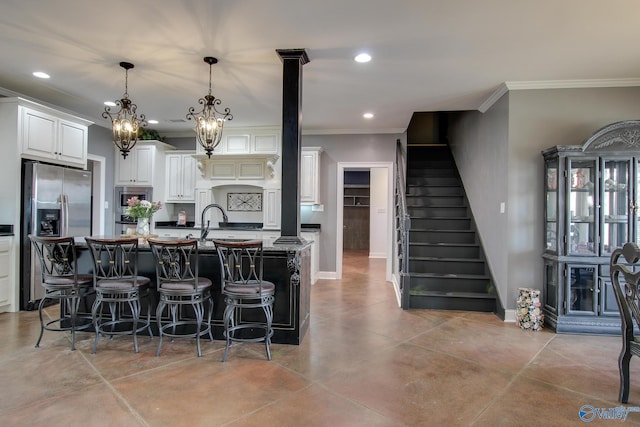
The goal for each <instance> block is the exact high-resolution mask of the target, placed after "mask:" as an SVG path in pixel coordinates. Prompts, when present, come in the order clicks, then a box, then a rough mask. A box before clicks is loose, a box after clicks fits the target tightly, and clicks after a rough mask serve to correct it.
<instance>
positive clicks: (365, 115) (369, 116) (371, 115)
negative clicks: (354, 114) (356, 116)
mask: <svg viewBox="0 0 640 427" xmlns="http://www.w3.org/2000/svg"><path fill="white" fill-rule="evenodd" d="M362 117H364V118H365V119H373V113H364V114H363V115H362Z"/></svg>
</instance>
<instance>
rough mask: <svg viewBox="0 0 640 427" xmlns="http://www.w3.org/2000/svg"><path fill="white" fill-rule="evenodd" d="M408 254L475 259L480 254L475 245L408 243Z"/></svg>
mask: <svg viewBox="0 0 640 427" xmlns="http://www.w3.org/2000/svg"><path fill="white" fill-rule="evenodd" d="M409 256H413V257H432V258H473V259H477V258H479V256H480V249H479V248H478V247H477V246H471V247H468V246H444V245H429V246H423V245H409Z"/></svg>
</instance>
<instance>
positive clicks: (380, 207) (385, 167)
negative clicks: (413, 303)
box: [336, 162, 394, 281]
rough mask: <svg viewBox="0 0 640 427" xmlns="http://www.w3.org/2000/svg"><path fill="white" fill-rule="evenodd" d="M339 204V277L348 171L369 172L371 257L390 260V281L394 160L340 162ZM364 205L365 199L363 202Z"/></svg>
mask: <svg viewBox="0 0 640 427" xmlns="http://www.w3.org/2000/svg"><path fill="white" fill-rule="evenodd" d="M337 166H338V168H337V177H336V178H337V179H336V181H337V191H336V193H337V201H336V202H337V203H336V205H337V206H336V207H337V209H336V214H337V215H336V249H337V250H336V279H341V278H342V259H343V248H344V225H345V224H344V217H345V205H344V203H345V171H366V172H368V173H369V206H368V208H367V210H368V211H369V230H368V240H369V242H368V253H366V256H368V257H369V258H385V259H386V280H389V281H391V280H392V277H391V271H392V262H393V260H392V250H393V248H392V241H393V239H392V230H393V190H394V187H393V176H394V175H393V171H394V169H393V163H390V162H389V163H386V162H371V163H352V162H338V165H337ZM360 203H361V204H362V201H361V202H360Z"/></svg>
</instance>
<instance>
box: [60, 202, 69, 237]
mask: <svg viewBox="0 0 640 427" xmlns="http://www.w3.org/2000/svg"><path fill="white" fill-rule="evenodd" d="M60 208H61V209H60V222H61V223H62V224H61V227H60V233H61V234H60V235H61V236H68V235H69V200H68V199H67V195H66V194H61V195H60Z"/></svg>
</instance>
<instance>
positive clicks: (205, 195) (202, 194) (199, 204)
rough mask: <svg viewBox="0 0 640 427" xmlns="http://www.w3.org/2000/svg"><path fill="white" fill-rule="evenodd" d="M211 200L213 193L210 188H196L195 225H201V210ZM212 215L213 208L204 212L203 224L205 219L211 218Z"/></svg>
mask: <svg viewBox="0 0 640 427" xmlns="http://www.w3.org/2000/svg"><path fill="white" fill-rule="evenodd" d="M212 200H213V194H212V193H211V189H210V188H198V189H196V227H201V226H202V224H200V216H201V213H202V210H203V209H204V208H205V207H206V206H207V205H208V204H210V203H212ZM212 215H213V209H210V210H209V211H208V212H207V213H206V214H205V219H204V221H205V225H206V223H207V220H209V221H211V220H212Z"/></svg>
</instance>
